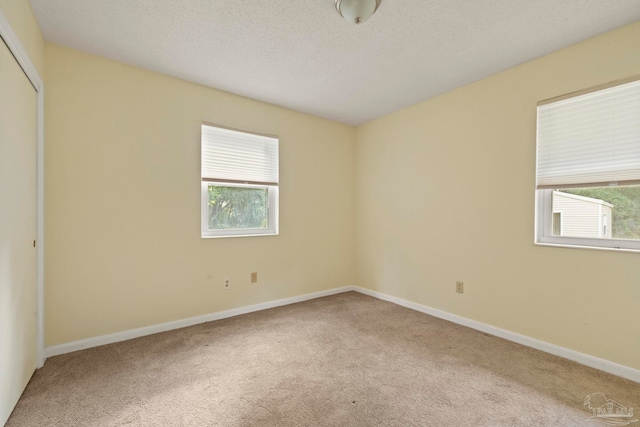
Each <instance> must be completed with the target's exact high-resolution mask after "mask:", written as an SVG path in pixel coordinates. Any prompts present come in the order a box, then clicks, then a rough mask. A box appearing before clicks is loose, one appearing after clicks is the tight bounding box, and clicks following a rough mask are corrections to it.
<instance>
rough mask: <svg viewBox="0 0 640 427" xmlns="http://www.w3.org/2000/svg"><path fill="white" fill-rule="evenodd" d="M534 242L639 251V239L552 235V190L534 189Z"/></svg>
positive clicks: (548, 244)
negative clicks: (535, 207)
mask: <svg viewBox="0 0 640 427" xmlns="http://www.w3.org/2000/svg"><path fill="white" fill-rule="evenodd" d="M536 205H537V210H536V241H535V243H536V244H539V245H545V246H562V247H577V248H590V249H611V250H614V249H618V250H626V251H640V240H625V239H607V238H604V237H602V238H588V237H568V236H554V235H553V228H552V227H553V213H554V212H553V190H537V191H536Z"/></svg>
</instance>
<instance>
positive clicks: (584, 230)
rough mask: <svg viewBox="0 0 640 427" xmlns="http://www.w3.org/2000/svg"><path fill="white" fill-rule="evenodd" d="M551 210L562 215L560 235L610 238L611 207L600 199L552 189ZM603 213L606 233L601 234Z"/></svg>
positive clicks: (602, 230)
mask: <svg viewBox="0 0 640 427" xmlns="http://www.w3.org/2000/svg"><path fill="white" fill-rule="evenodd" d="M553 212H554V213H555V212H560V213H561V215H562V227H561V230H562V234H561V235H562V236H569V237H609V238H611V207H610V206H608V204H604V203H603V202H602V201H601V200H598V199H591V198H588V197H579V196H574V195H572V194H566V193H562V192H559V191H554V192H553ZM605 215H606V217H607V229H606V232H607V233H606V235H604V234H603V232H604V224H603V218H604V216H605Z"/></svg>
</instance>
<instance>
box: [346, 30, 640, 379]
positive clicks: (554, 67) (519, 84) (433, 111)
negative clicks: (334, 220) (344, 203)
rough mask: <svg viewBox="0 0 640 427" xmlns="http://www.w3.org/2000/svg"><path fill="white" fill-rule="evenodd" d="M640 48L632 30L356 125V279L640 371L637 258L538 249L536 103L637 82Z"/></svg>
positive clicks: (639, 267) (638, 37) (637, 32)
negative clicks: (460, 284)
mask: <svg viewBox="0 0 640 427" xmlns="http://www.w3.org/2000/svg"><path fill="white" fill-rule="evenodd" d="M638 46H640V22H636V23H635V24H632V25H629V26H626V27H623V28H622V29H618V30H616V31H613V32H610V33H606V34H604V35H602V36H599V37H596V38H594V39H591V40H588V41H585V42H583V43H580V44H578V45H574V46H572V47H569V48H567V49H564V50H561V51H559V52H556V53H553V54H551V55H548V56H545V57H542V58H539V59H537V60H535V61H532V62H529V63H526V64H524V65H521V66H519V67H516V68H513V69H510V70H507V71H505V72H502V73H500V74H497V75H494V76H492V77H489V78H487V79H484V80H481V81H478V82H476V83H474V84H471V85H468V86H466V87H463V88H460V89H458V90H455V91H452V92H449V93H447V94H444V95H442V96H440V97H437V98H434V99H431V100H428V101H426V102H423V103H421V104H418V105H415V106H413V107H411V108H407V109H405V110H402V111H400V112H397V113H394V114H391V115H389V116H386V117H384V118H381V119H379V120H375V121H373V122H370V123H368V124H365V125H363V126H360V127H359V128H358V129H357V145H356V147H357V149H356V150H357V157H356V197H357V202H356V218H357V222H356V224H357V231H356V235H357V244H356V246H357V250H358V256H357V262H358V272H357V273H358V275H357V284H358V285H360V286H364V287H368V288H370V289H374V290H378V291H381V292H384V293H387V294H390V295H394V296H397V297H401V298H405V299H408V300H410V301H414V302H417V303H420V304H425V305H428V306H431V307H435V308H438V309H441V310H445V311H447V312H450V313H455V314H457V315H460V316H464V317H467V318H471V319H475V320H478V321H480V322H485V323H488V324H491V325H494V326H497V327H500V328H504V329H507V330H510V331H514V332H517V333H521V334H524V335H528V336H530V337H534V338H537V339H540V340H543V341H547V342H550V343H553V344H557V345H560V346H564V347H568V348H570V349H573V350H577V351H580V352H584V353H587V354H591V355H594V356H596V357H600V358H604V359H608V360H611V361H614V362H618V363H621V364H624V365H627V366H630V367H634V368H640V327H639V326H638V325H640V256H639V255H638V254H637V253H614V252H606V251H598V250H585V249H563V248H556V247H542V246H535V245H534V244H533V234H534V185H535V146H536V143H535V133H536V103H537V101H539V100H543V99H546V98H550V97H554V96H556V95H561V94H564V93H568V92H571V91H575V90H579V89H584V88H588V87H590V86H594V85H597V84H600V83H605V82H608V81H611V80H615V79H619V78H622V77H627V76H630V75H637V74H640V54H639V52H640V51H639V50H638ZM456 280H462V281H464V282H465V293H464V294H463V295H460V294H456V293H455V281H456Z"/></svg>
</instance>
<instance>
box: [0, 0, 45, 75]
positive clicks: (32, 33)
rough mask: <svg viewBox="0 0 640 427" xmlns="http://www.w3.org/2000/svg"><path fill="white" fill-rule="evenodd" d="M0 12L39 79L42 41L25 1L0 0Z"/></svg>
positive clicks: (42, 66)
mask: <svg viewBox="0 0 640 427" xmlns="http://www.w3.org/2000/svg"><path fill="white" fill-rule="evenodd" d="M0 10H2V13H3V14H4V16H5V18H7V21H9V24H10V25H11V28H12V29H13V31H14V32H15V33H16V35H17V36H18V38H19V39H20V44H22V47H23V48H24V50H25V51H26V52H27V55H29V58H30V59H31V62H32V63H33V66H34V67H36V70H37V71H38V74H40V77H42V75H43V71H44V39H43V38H42V33H41V32H40V27H39V26H38V22H37V21H36V18H35V17H34V16H33V12H32V11H31V5H30V4H29V2H28V1H27V0H0Z"/></svg>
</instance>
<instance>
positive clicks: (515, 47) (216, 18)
mask: <svg viewBox="0 0 640 427" xmlns="http://www.w3.org/2000/svg"><path fill="white" fill-rule="evenodd" d="M30 2H31V5H32V7H33V10H34V13H35V15H36V17H37V19H38V22H39V24H40V26H41V28H42V31H43V34H44V37H45V39H46V40H48V41H50V42H53V43H56V44H61V45H64V46H69V47H72V48H76V49H79V50H82V51H85V52H89V53H92V54H96V55H100V56H105V57H107V58H112V59H115V60H117V61H121V62H125V63H128V64H133V65H137V66H140V67H143V68H147V69H150V70H154V71H158V72H161V73H164V74H168V75H171V76H175V77H179V78H182V79H186V80H190V81H193V82H197V83H200V84H203V85H206V86H211V87H215V88H218V89H222V90H226V91H229V92H233V93H236V94H239V95H244V96H247V97H250V98H254V99H259V100H262V101H266V102H270V103H273V104H277V105H281V106H284V107H288V108H292V109H294V110H299V111H303V112H307V113H311V114H314V115H317V116H321V117H326V118H329V119H332V120H336V121H339V122H343V123H347V124H350V125H358V124H360V123H363V122H366V121H369V120H372V119H375V118H377V117H380V116H383V115H385V114H388V113H391V112H393V111H396V110H399V109H401V108H403V107H407V106H409V105H412V104H416V103H418V102H420V101H423V100H425V99H428V98H431V97H433V96H436V95H438V94H441V93H443V92H447V91H449V90H452V89H455V88H457V87H460V86H462V85H465V84H467V83H470V82H473V81H475V80H478V79H481V78H483V77H486V76H488V75H491V74H494V73H496V72H499V71H502V70H505V69H507V68H510V67H513V66H515V65H517V64H520V63H523V62H525V61H528V60H530V59H533V58H536V57H539V56H542V55H544V54H547V53H549V52H553V51H555V50H558V49H560V48H562V47H565V46H568V45H571V44H573V43H576V42H578V41H581V40H584V39H587V38H589V37H592V36H595V35H597V34H600V33H603V32H605V31H608V30H610V29H613V28H617V27H620V26H622V25H624V24H627V23H630V22H633V21H636V20H638V19H640V1H639V0H383V1H382V5H381V6H380V9H379V10H378V11H377V12H376V14H375V15H374V16H373V17H372V18H371V19H370V20H369V21H367V22H365V23H364V24H362V25H360V26H356V25H354V24H351V23H349V22H347V21H345V20H344V19H343V18H341V17H340V15H338V13H337V12H336V10H335V8H334V0H290V1H285V0H30Z"/></svg>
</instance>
